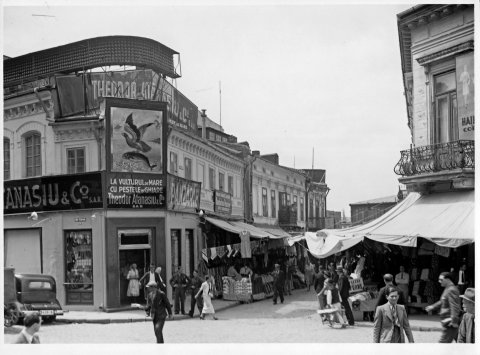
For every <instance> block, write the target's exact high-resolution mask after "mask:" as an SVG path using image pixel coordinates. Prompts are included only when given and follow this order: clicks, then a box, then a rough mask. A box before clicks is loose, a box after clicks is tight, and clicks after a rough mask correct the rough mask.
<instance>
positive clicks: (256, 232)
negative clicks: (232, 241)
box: [229, 221, 277, 239]
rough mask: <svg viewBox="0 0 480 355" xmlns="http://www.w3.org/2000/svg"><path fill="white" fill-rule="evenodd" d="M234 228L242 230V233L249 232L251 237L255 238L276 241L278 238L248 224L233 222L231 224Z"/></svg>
mask: <svg viewBox="0 0 480 355" xmlns="http://www.w3.org/2000/svg"><path fill="white" fill-rule="evenodd" d="M229 223H231V224H232V225H233V226H235V227H237V228H240V229H241V231H247V232H250V236H251V237H254V238H271V239H276V238H277V237H276V236H275V235H273V234H271V233H268V232H266V231H264V230H261V229H259V228H257V227H255V226H253V225H251V224H248V223H243V222H237V221H231V222H229Z"/></svg>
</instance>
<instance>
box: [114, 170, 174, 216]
mask: <svg viewBox="0 0 480 355" xmlns="http://www.w3.org/2000/svg"><path fill="white" fill-rule="evenodd" d="M105 199H106V201H107V208H136V209H137V208H164V207H165V186H164V182H163V175H160V174H139V173H107V190H106V196H105Z"/></svg>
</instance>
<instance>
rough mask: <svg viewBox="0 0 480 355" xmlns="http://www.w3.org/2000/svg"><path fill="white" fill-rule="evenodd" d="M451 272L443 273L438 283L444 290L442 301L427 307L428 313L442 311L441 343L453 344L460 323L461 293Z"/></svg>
mask: <svg viewBox="0 0 480 355" xmlns="http://www.w3.org/2000/svg"><path fill="white" fill-rule="evenodd" d="M452 278H453V276H452V274H451V273H450V272H442V273H441V274H440V276H439V277H438V282H439V283H440V285H441V286H442V287H443V288H444V290H443V293H442V295H441V297H440V301H438V302H436V303H434V304H431V305H429V306H427V307H425V310H426V311H427V312H431V311H434V310H437V309H440V313H439V314H440V318H441V321H440V323H441V324H442V335H441V336H440V340H439V342H440V343H451V342H452V341H454V340H457V335H458V325H459V322H460V293H459V292H458V288H457V286H455V285H454V283H453V281H452Z"/></svg>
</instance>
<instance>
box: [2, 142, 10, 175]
mask: <svg viewBox="0 0 480 355" xmlns="http://www.w3.org/2000/svg"><path fill="white" fill-rule="evenodd" d="M3 179H4V180H10V139H8V138H5V137H4V138H3Z"/></svg>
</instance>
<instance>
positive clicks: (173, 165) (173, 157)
mask: <svg viewBox="0 0 480 355" xmlns="http://www.w3.org/2000/svg"><path fill="white" fill-rule="evenodd" d="M177 172H178V156H177V153H175V152H170V174H176V173H177Z"/></svg>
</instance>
